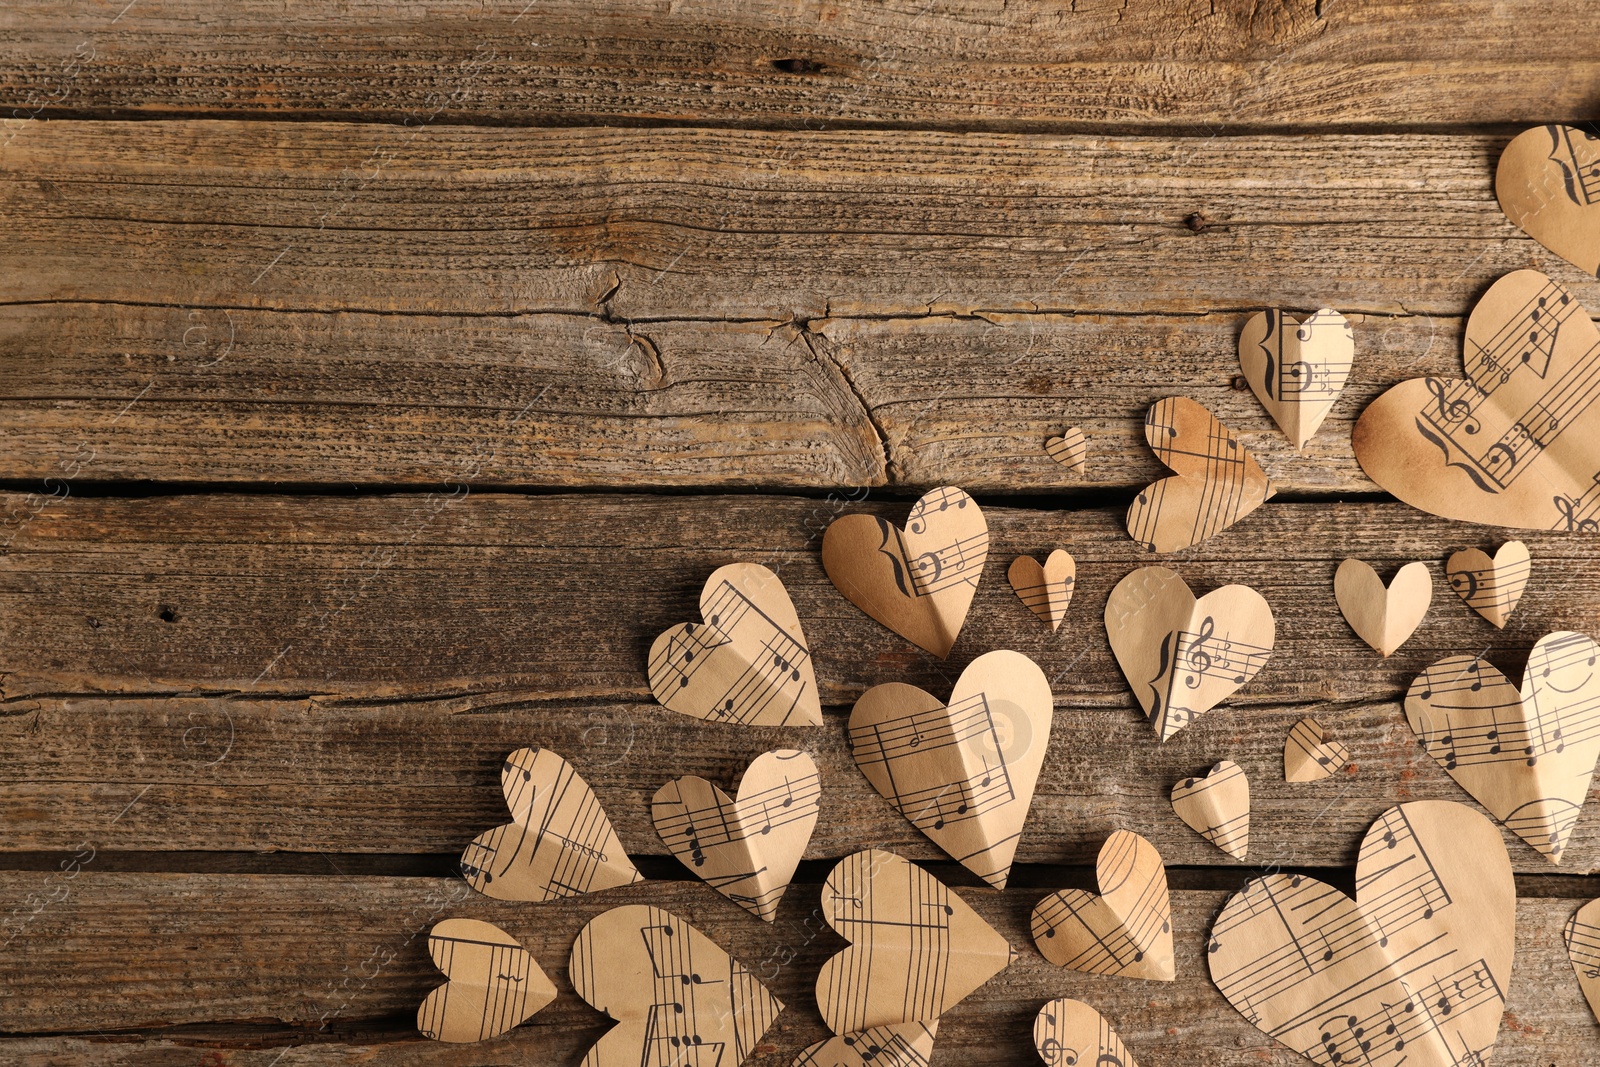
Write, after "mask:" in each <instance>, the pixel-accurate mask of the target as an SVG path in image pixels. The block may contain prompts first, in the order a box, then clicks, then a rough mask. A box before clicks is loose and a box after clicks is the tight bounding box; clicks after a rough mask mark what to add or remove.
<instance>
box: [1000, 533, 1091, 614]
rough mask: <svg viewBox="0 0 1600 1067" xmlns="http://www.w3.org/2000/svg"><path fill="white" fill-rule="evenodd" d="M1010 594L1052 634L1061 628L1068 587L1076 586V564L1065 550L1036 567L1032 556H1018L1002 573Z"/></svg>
mask: <svg viewBox="0 0 1600 1067" xmlns="http://www.w3.org/2000/svg"><path fill="white" fill-rule="evenodd" d="M1006 578H1007V580H1009V581H1010V582H1011V588H1012V590H1013V591H1014V592H1015V593H1016V594H1017V596H1018V597H1020V598H1021V599H1022V602H1023V603H1024V604H1026V605H1027V606H1028V610H1029V611H1031V612H1033V613H1034V614H1035V615H1037V616H1039V618H1041V619H1043V620H1044V624H1045V625H1046V626H1048V627H1050V629H1052V630H1059V629H1060V628H1061V620H1062V619H1064V618H1066V617H1067V605H1068V604H1071V603H1072V587H1073V586H1074V585H1075V584H1077V579H1078V564H1077V561H1076V560H1074V559H1073V558H1072V555H1071V554H1070V553H1069V552H1067V551H1066V550H1065V549H1060V548H1058V549H1056V550H1055V551H1054V552H1052V553H1050V557H1049V558H1048V559H1046V560H1045V561H1044V566H1042V567H1041V566H1039V561H1038V560H1036V559H1034V558H1033V557H1032V556H1018V557H1017V558H1016V559H1014V560H1012V561H1011V568H1010V569H1009V570H1007V571H1006Z"/></svg>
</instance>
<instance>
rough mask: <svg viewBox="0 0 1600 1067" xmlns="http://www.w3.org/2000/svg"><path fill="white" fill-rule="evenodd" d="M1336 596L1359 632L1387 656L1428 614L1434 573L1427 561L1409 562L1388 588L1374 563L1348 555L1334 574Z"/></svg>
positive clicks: (1367, 641)
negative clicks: (1429, 570)
mask: <svg viewBox="0 0 1600 1067" xmlns="http://www.w3.org/2000/svg"><path fill="white" fill-rule="evenodd" d="M1333 597H1334V599H1335V600H1337V601H1338V602H1339V610H1340V611H1342V612H1344V619H1345V621H1346V622H1348V623H1349V624H1350V629H1352V630H1354V631H1355V632H1356V636H1357V637H1359V638H1361V640H1363V641H1365V642H1366V643H1367V644H1369V645H1371V646H1372V647H1373V649H1375V650H1376V651H1377V652H1378V653H1379V654H1380V655H1382V656H1384V657H1385V658H1387V657H1389V656H1391V655H1393V654H1394V650H1395V649H1397V648H1399V647H1400V646H1401V645H1403V644H1405V643H1406V638H1408V637H1410V636H1411V635H1412V634H1414V633H1416V631H1417V627H1418V626H1421V625H1422V620H1423V618H1425V617H1426V616H1427V614H1428V605H1429V604H1431V603H1433V575H1431V574H1429V573H1428V565H1427V564H1426V563H1407V564H1406V565H1405V566H1404V567H1401V568H1400V570H1399V572H1398V573H1396V574H1395V576H1394V580H1393V581H1391V582H1390V583H1389V585H1388V587H1387V588H1385V587H1384V584H1383V579H1382V578H1380V577H1378V572H1377V571H1375V570H1373V569H1372V566H1371V565H1370V564H1368V563H1366V562H1364V561H1362V560H1359V559H1347V560H1345V561H1344V562H1343V563H1341V564H1339V570H1338V572H1337V573H1335V574H1334V576H1333Z"/></svg>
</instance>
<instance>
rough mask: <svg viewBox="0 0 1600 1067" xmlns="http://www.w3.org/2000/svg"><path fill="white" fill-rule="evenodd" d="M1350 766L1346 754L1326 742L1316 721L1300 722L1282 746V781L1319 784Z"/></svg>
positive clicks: (1346, 751)
mask: <svg viewBox="0 0 1600 1067" xmlns="http://www.w3.org/2000/svg"><path fill="white" fill-rule="evenodd" d="M1349 762H1350V750H1349V749H1347V748H1345V747H1344V746H1343V745H1341V744H1340V743H1339V742H1337V741H1330V740H1328V738H1327V736H1326V735H1325V734H1324V733H1323V730H1322V724H1321V723H1319V722H1318V721H1317V720H1316V719H1301V720H1300V721H1299V722H1297V723H1295V724H1294V728H1293V729H1292V730H1290V731H1289V737H1288V739H1287V740H1285V741H1284V743H1283V780H1284V781H1286V782H1320V781H1321V780H1322V779H1324V778H1326V777H1328V776H1329V775H1330V774H1332V773H1333V772H1334V771H1336V770H1338V769H1339V768H1340V767H1343V766H1345V764H1347V763H1349Z"/></svg>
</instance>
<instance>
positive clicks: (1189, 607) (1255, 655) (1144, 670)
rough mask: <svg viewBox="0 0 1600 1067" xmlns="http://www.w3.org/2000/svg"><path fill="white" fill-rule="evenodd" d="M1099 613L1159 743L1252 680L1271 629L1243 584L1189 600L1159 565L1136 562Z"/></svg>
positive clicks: (1268, 614) (1268, 612)
mask: <svg viewBox="0 0 1600 1067" xmlns="http://www.w3.org/2000/svg"><path fill="white" fill-rule="evenodd" d="M1105 619H1106V637H1107V638H1108V639H1109V640H1110V642H1111V651H1112V653H1113V654H1114V655H1115V656H1116V657H1117V666H1119V667H1121V668H1122V674H1123V676H1124V677H1126V678H1127V679H1128V684H1129V685H1130V686H1132V687H1133V695H1134V696H1135V697H1136V698H1137V699H1138V701H1139V706H1140V707H1142V708H1144V713H1145V718H1147V719H1148V720H1149V721H1150V725H1151V726H1152V727H1154V728H1155V731H1156V736H1158V737H1160V738H1161V740H1163V741H1165V740H1166V739H1167V738H1169V737H1171V736H1172V735H1173V734H1175V733H1177V732H1178V731H1179V730H1181V729H1183V728H1184V727H1185V726H1188V725H1189V724H1190V723H1191V722H1193V721H1194V719H1195V717H1196V716H1198V715H1202V714H1204V713H1205V712H1207V711H1210V710H1211V709H1212V708H1214V707H1216V706H1217V705H1218V704H1220V703H1222V701H1224V700H1226V699H1227V698H1228V697H1230V696H1232V695H1233V694H1234V693H1235V692H1237V691H1238V689H1239V687H1240V686H1242V685H1244V684H1245V683H1246V682H1248V681H1249V680H1250V679H1252V678H1254V677H1255V676H1256V673H1257V672H1258V671H1260V670H1261V668H1262V667H1263V666H1265V665H1266V662H1267V659H1268V657H1270V656H1271V655H1272V643H1273V640H1274V636H1275V632H1276V631H1275V624H1274V622H1273V618H1272V608H1271V607H1270V606H1269V605H1268V604H1267V601H1266V599H1265V598H1264V597H1262V595H1261V594H1260V593H1258V592H1256V591H1255V590H1254V589H1251V588H1250V587H1249V586H1245V585H1225V586H1222V587H1221V588H1220V589H1213V590H1212V591H1211V592H1209V593H1207V594H1206V595H1205V596H1203V597H1201V598H1200V599H1198V600H1196V599H1195V596H1194V594H1193V593H1192V592H1190V590H1189V586H1188V585H1187V584H1186V583H1185V582H1184V580H1183V579H1182V578H1181V577H1179V576H1178V573H1177V572H1176V571H1172V570H1169V569H1167V568H1166V567H1141V568H1139V569H1138V570H1136V571H1133V572H1132V573H1130V574H1128V575H1127V576H1126V577H1124V578H1123V579H1122V581H1120V582H1118V583H1117V587H1116V588H1115V589H1113V590H1111V596H1110V597H1109V598H1107V600H1106V615H1105Z"/></svg>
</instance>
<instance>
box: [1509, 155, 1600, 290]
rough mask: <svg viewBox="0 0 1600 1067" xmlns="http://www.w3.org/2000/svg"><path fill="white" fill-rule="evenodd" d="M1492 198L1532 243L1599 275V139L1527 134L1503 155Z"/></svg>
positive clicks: (1581, 268)
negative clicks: (1542, 246) (1537, 243)
mask: <svg viewBox="0 0 1600 1067" xmlns="http://www.w3.org/2000/svg"><path fill="white" fill-rule="evenodd" d="M1494 192H1495V196H1496V197H1497V198H1499V200H1500V210H1501V211H1504V212H1505V213H1506V218H1508V219H1510V220H1511V222H1512V223H1513V224H1514V225H1515V226H1517V227H1518V228H1519V229H1521V230H1522V231H1523V232H1524V233H1526V234H1527V235H1528V236H1529V237H1532V238H1533V239H1534V240H1535V241H1538V242H1539V243H1540V244H1542V245H1544V246H1545V247H1546V248H1548V249H1549V250H1550V251H1552V252H1554V253H1555V254H1556V255H1558V256H1560V257H1561V258H1562V259H1564V260H1566V261H1567V262H1568V263H1571V264H1574V265H1575V266H1577V267H1578V268H1579V269H1580V270H1586V271H1588V272H1589V273H1590V274H1600V137H1597V136H1595V135H1594V134H1592V133H1590V132H1588V131H1587V130H1577V129H1573V128H1572V127H1571V126H1555V125H1551V126H1535V127H1534V128H1533V129H1531V130H1523V131H1522V132H1521V133H1519V134H1517V136H1516V137H1514V138H1512V140H1511V143H1510V144H1508V145H1506V149H1505V151H1504V152H1501V153H1500V165H1499V166H1498V167H1497V168H1495V175H1494Z"/></svg>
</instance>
